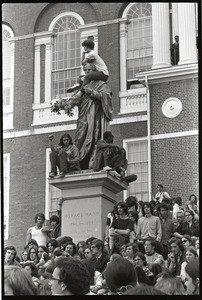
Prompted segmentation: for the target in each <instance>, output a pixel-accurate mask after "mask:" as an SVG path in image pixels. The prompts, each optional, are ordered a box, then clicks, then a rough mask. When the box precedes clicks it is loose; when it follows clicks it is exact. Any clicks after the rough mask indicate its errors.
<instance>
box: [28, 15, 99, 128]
mask: <svg viewBox="0 0 202 300" xmlns="http://www.w3.org/2000/svg"><path fill="white" fill-rule="evenodd" d="M70 15H71V16H73V17H75V18H77V19H78V20H79V21H80V24H81V25H80V26H78V28H79V30H80V32H81V43H82V42H83V41H84V40H85V39H87V38H88V36H94V43H95V49H94V50H95V51H96V52H97V51H98V28H97V24H87V25H85V23H84V20H83V19H82V17H81V16H80V15H79V14H77V13H74V12H65V13H61V14H59V15H58V16H56V17H55V18H54V19H53V20H52V22H51V23H50V25H49V28H48V31H46V32H41V33H36V34H35V62H34V104H33V105H32V110H33V121H32V126H36V125H43V124H52V123H58V122H65V123H66V122H68V121H72V120H74V121H76V120H77V118H78V109H77V107H75V108H74V115H73V116H72V117H67V115H66V114H65V113H61V115H57V114H56V113H51V111H50V108H51V101H52V99H51V70H52V50H53V35H54V31H53V29H54V26H55V24H56V23H57V21H58V20H59V19H60V18H62V17H64V16H70ZM41 45H45V57H46V59H45V99H44V103H40V82H41V78H40V55H41V54H40V46H41ZM82 51H83V50H82V47H81V54H82ZM81 74H82V70H81Z"/></svg>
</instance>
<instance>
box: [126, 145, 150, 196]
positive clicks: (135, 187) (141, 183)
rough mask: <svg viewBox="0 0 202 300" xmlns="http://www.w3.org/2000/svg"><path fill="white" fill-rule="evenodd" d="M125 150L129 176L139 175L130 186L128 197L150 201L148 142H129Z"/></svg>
mask: <svg viewBox="0 0 202 300" xmlns="http://www.w3.org/2000/svg"><path fill="white" fill-rule="evenodd" d="M124 148H125V149H126V152H127V159H128V168H127V175H130V174H136V175H137V180H136V181H135V182H133V183H130V185H129V188H128V191H127V193H128V194H127V197H129V196H136V197H137V198H138V200H142V201H148V199H149V198H148V197H149V182H148V142H147V140H137V141H129V142H126V144H125V145H124Z"/></svg>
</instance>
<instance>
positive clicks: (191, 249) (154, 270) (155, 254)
mask: <svg viewBox="0 0 202 300" xmlns="http://www.w3.org/2000/svg"><path fill="white" fill-rule="evenodd" d="M159 190H160V191H158V193H157V194H156V196H155V197H153V199H152V201H150V202H147V201H146V202H143V201H138V199H137V198H136V197H134V196H130V197H128V198H126V199H125V201H120V202H118V203H117V204H116V205H115V206H114V209H113V210H112V211H110V212H109V213H108V215H107V216H106V232H105V237H104V238H103V239H100V238H97V237H89V238H88V239H87V240H85V241H84V240H83V241H79V242H78V243H75V242H74V240H73V237H70V236H61V230H60V225H61V224H60V216H59V217H58V216H57V215H53V216H52V217H51V218H50V225H49V227H47V226H44V222H45V216H44V214H43V213H38V214H37V215H36V216H35V226H33V227H30V228H29V229H28V230H27V238H26V242H25V245H24V246H23V247H22V250H21V253H20V255H18V254H17V251H16V248H15V246H14V245H12V246H8V247H6V248H5V249H4V294H5V295H136V294H137V295H138V294H142V295H147V294H151V295H155V294H156V295H198V294H199V207H198V201H197V197H196V196H195V195H193V194H192V195H190V197H189V199H188V201H186V202H185V204H182V199H181V198H180V197H176V198H174V199H171V198H170V196H169V195H168V193H165V192H163V191H162V190H163V187H162V185H160V187H159ZM159 193H160V194H159ZM161 194H163V195H164V196H163V197H159V196H161ZM176 207H177V208H176Z"/></svg>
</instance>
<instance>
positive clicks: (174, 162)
mask: <svg viewBox="0 0 202 300" xmlns="http://www.w3.org/2000/svg"><path fill="white" fill-rule="evenodd" d="M198 154H199V153H198V137H197V136H187V137H178V138H169V139H163V140H154V141H152V143H151V161H152V168H151V170H152V174H151V175H152V193H153V195H155V193H156V192H157V184H158V183H161V184H163V186H164V187H165V190H166V191H168V193H169V194H170V196H171V197H176V196H180V197H182V199H183V202H185V201H187V200H188V198H189V195H190V194H192V193H193V194H195V195H198V193H199V186H198V180H199V174H198V172H199V168H198V159H199V157H198Z"/></svg>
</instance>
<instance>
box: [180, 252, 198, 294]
mask: <svg viewBox="0 0 202 300" xmlns="http://www.w3.org/2000/svg"><path fill="white" fill-rule="evenodd" d="M185 272H186V276H185V283H184V284H185V286H186V289H187V294H188V295H199V282H200V279H199V259H198V258H196V259H194V260H192V261H190V262H188V264H187V265H186V267H185Z"/></svg>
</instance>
